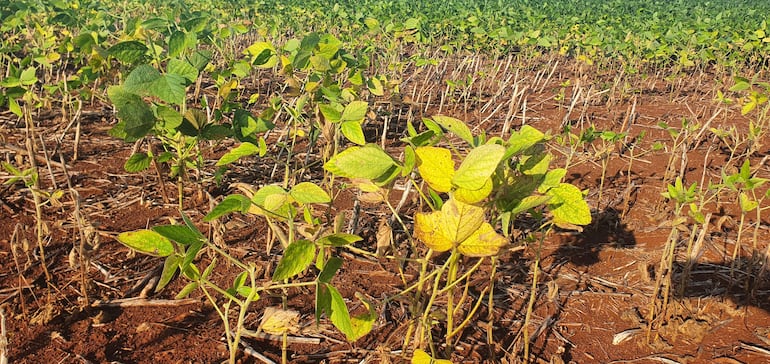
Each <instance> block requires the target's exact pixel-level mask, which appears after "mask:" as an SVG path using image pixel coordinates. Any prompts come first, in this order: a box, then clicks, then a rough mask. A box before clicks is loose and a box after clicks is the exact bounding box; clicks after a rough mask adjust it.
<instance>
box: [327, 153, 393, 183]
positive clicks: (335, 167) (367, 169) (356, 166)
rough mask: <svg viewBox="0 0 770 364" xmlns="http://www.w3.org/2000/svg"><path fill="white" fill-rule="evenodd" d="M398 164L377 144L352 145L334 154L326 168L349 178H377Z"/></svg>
mask: <svg viewBox="0 0 770 364" xmlns="http://www.w3.org/2000/svg"><path fill="white" fill-rule="evenodd" d="M395 165H396V162H395V161H394V160H393V158H391V157H390V156H389V155H388V154H387V153H385V151H383V150H382V148H380V147H379V146H377V145H375V144H367V145H365V146H362V147H358V146H355V147H350V148H348V149H346V150H344V151H342V152H341V153H338V154H337V155H335V156H333V157H332V158H331V159H330V160H329V161H328V162H326V164H325V165H324V168H325V169H326V170H327V171H329V172H332V173H334V174H336V175H339V176H342V177H349V178H366V179H376V178H378V177H380V176H382V175H383V174H385V173H386V172H388V170H389V169H391V168H392V167H393V166H395Z"/></svg>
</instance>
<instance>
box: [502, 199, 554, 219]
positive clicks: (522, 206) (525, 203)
mask: <svg viewBox="0 0 770 364" xmlns="http://www.w3.org/2000/svg"><path fill="white" fill-rule="evenodd" d="M550 200H551V196H527V197H524V198H523V199H522V200H521V201H519V203H518V204H517V205H516V206H514V207H513V209H511V211H510V212H511V214H513V215H514V216H515V215H517V214H519V213H522V212H524V211H527V210H529V209H533V208H535V207H538V206H540V205H542V204H544V203H546V202H548V201H550Z"/></svg>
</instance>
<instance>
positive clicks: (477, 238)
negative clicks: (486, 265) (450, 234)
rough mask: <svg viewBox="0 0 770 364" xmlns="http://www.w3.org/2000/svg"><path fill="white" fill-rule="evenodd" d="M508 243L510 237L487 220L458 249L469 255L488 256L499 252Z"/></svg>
mask: <svg viewBox="0 0 770 364" xmlns="http://www.w3.org/2000/svg"><path fill="white" fill-rule="evenodd" d="M507 243H508V239H506V238H505V237H503V236H502V235H500V234H498V233H497V232H496V231H495V229H494V228H492V225H490V224H489V223H486V222H485V223H483V224H482V225H481V227H479V228H478V229H477V230H476V231H475V232H474V233H473V234H472V235H471V236H469V237H468V239H465V241H463V242H462V243H460V245H459V246H458V247H457V250H458V251H459V252H460V254H462V255H465V256H468V257H488V256H492V255H495V254H497V252H498V251H500V248H502V247H503V246H505V244H507Z"/></svg>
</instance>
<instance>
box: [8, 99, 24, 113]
mask: <svg viewBox="0 0 770 364" xmlns="http://www.w3.org/2000/svg"><path fill="white" fill-rule="evenodd" d="M8 110H10V111H11V112H12V113H13V114H14V115H16V116H18V117H22V116H23V115H24V114H23V113H22V111H21V106H19V102H18V101H16V99H14V98H13V97H11V98H8Z"/></svg>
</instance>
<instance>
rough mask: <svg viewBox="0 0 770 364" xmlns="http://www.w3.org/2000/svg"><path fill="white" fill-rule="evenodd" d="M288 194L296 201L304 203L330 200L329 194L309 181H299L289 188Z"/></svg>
mask: <svg viewBox="0 0 770 364" xmlns="http://www.w3.org/2000/svg"><path fill="white" fill-rule="evenodd" d="M289 195H290V196H291V197H292V198H293V199H294V200H296V201H297V202H299V203H304V204H310V203H328V202H331V197H329V194H328V193H326V191H324V189H323V188H321V187H319V186H318V185H316V184H315V183H311V182H300V183H299V184H297V185H295V186H294V187H292V188H291V190H290V191H289Z"/></svg>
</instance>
